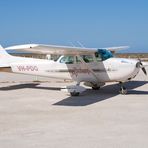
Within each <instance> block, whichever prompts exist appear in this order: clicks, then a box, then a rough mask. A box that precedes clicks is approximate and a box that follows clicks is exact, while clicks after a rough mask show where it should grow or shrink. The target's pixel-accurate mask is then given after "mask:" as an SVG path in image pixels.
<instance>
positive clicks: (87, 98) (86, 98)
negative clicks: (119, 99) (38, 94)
mask: <svg viewBox="0 0 148 148" xmlns="http://www.w3.org/2000/svg"><path fill="white" fill-rule="evenodd" d="M147 83H148V81H131V82H127V83H125V86H126V87H127V89H128V94H127V95H132V94H136V95H148V91H140V90H135V89H136V88H138V87H140V86H143V85H145V84H147ZM39 85H40V83H27V84H17V85H11V86H6V87H1V88H0V91H9V90H17V89H25V88H32V89H43V90H53V91H60V90H61V88H60V87H43V86H39ZM118 91H119V85H118V84H110V85H107V86H104V87H102V88H101V89H100V90H92V89H87V90H86V91H85V92H84V93H82V94H81V95H80V96H78V97H71V96H70V97H68V98H66V99H64V100H62V101H59V102H57V103H55V104H53V105H59V106H87V105H90V104H94V103H97V102H100V101H103V100H107V99H110V98H112V97H114V96H117V95H119V92H118Z"/></svg>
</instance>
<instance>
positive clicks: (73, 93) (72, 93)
mask: <svg viewBox="0 0 148 148" xmlns="http://www.w3.org/2000/svg"><path fill="white" fill-rule="evenodd" d="M70 95H71V96H74V97H76V96H79V95H80V93H79V92H71V93H70Z"/></svg>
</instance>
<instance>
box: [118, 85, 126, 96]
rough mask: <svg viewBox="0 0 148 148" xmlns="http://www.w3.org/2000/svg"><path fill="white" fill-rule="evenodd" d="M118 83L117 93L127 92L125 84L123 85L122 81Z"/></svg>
mask: <svg viewBox="0 0 148 148" xmlns="http://www.w3.org/2000/svg"><path fill="white" fill-rule="evenodd" d="M119 85H120V90H119V93H120V94H122V95H126V94H127V88H126V87H125V86H123V83H122V82H120V83H119Z"/></svg>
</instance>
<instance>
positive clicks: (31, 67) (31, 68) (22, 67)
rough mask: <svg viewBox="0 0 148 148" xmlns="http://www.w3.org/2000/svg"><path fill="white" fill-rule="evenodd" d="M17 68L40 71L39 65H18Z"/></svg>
mask: <svg viewBox="0 0 148 148" xmlns="http://www.w3.org/2000/svg"><path fill="white" fill-rule="evenodd" d="M17 69H18V70H19V71H24V72H25V71H28V72H29V71H38V67H37V66H29V65H27V66H17Z"/></svg>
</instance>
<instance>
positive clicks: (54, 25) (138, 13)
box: [0, 0, 148, 52]
mask: <svg viewBox="0 0 148 148" xmlns="http://www.w3.org/2000/svg"><path fill="white" fill-rule="evenodd" d="M28 43H39V44H56V45H68V46H80V44H82V45H83V46H84V47H95V48H104V47H112V46H123V45H128V46H130V48H129V49H128V50H126V52H148V1H147V0H61V1H60V0H0V44H1V45H2V46H4V47H8V46H12V45H17V44H28Z"/></svg>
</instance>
